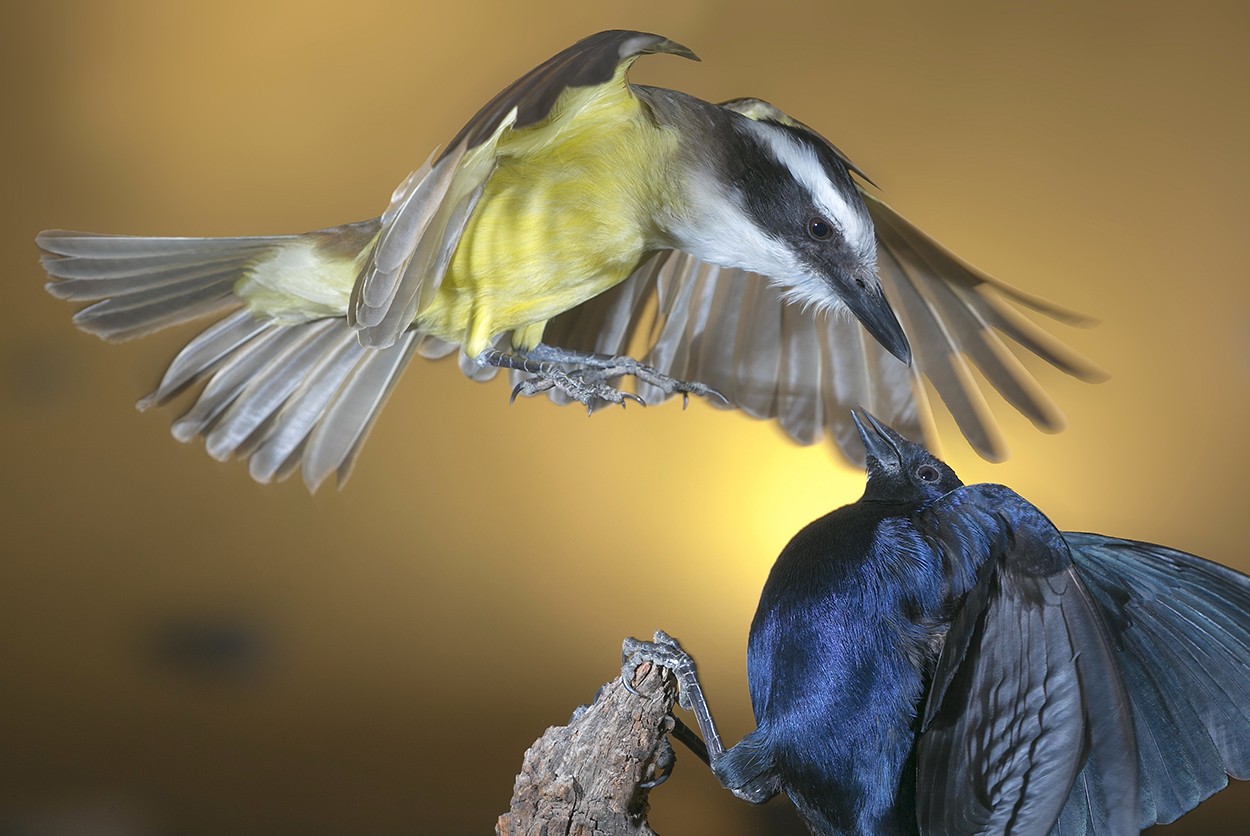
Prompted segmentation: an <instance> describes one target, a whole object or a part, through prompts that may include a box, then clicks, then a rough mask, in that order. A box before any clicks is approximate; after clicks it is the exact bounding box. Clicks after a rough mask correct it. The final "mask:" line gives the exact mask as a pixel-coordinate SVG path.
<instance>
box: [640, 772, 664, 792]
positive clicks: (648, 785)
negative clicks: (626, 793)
mask: <svg viewBox="0 0 1250 836" xmlns="http://www.w3.org/2000/svg"><path fill="white" fill-rule="evenodd" d="M672 774H673V772H672V770H669V771H668V772H665V773H664V774H662V775H661V776H660V777H659V778H655V779H653V780H651V781H643V782H642V783H640V784H639V785H638V786H640V787H642V788H643V789H644V790H653V789H655V788H656V787H658V786H659V785H660V784H663V783H664V782H665V781H667V780H668V779H669V776H670V775H672Z"/></svg>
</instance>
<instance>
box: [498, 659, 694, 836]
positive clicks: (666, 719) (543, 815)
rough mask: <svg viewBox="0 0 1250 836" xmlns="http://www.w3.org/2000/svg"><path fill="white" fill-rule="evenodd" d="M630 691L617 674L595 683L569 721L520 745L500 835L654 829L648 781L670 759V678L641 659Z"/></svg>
mask: <svg viewBox="0 0 1250 836" xmlns="http://www.w3.org/2000/svg"><path fill="white" fill-rule="evenodd" d="M631 684H632V685H633V687H634V688H635V690H637V691H638V694H632V693H630V692H629V691H628V690H627V689H626V688H625V686H624V685H622V684H621V681H620V679H619V678H618V679H615V680H613V681H612V682H609V683H608V684H607V685H605V686H603V687H602V688H601V689H599V693H598V694H596V695H595V701H594V704H593V705H588V706H582V707H580V708H578V709H577V710H576V711H575V712H574V713H573V717H572V718H571V719H570V720H569V724H568V725H567V726H552V727H551V728H549V729H547V731H546V733H544V734H543V736H542V737H540V738H539V739H538V740H537V741H535V743H534V745H533V746H531V747H530V749H529V750H528V751H527V752H526V753H525V759H524V762H523V764H522V766H521V772H520V774H519V775H517V778H516V784H515V786H514V788H513V792H512V806H511V809H510V810H509V811H508V812H507V813H505V814H504V815H502V816H500V817H499V821H498V823H497V824H496V825H495V832H496V833H497V834H501V836H523V835H524V836H528V835H529V834H533V836H565V835H566V834H567V836H626V834H628V836H652V834H653V833H654V831H652V830H651V828H650V826H649V825H648V824H647V809H648V807H649V805H648V802H647V796H648V794H649V792H650V789H649V788H648V787H644V786H641V785H642V784H643V783H645V782H648V781H654V780H656V779H657V778H659V777H660V776H662V775H664V774H666V773H667V771H668V770H669V769H671V767H672V763H673V750H672V747H671V746H670V745H669V742H668V737H667V734H668V732H669V731H670V730H671V729H672V726H673V721H672V717H671V715H670V711H671V710H672V707H673V700H674V699H675V698H676V684H675V683H674V681H673V678H672V677H671V676H670V675H669V673H668V671H666V670H664V669H662V668H654V667H652V665H651V664H650V663H644V664H642V665H640V666H639V667H638V669H637V670H635V671H634V678H633V682H632V683H631Z"/></svg>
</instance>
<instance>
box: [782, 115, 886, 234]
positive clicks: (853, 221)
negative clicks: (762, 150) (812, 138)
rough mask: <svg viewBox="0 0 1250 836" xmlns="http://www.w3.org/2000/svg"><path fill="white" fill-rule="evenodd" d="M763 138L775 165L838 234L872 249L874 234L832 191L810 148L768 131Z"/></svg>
mask: <svg viewBox="0 0 1250 836" xmlns="http://www.w3.org/2000/svg"><path fill="white" fill-rule="evenodd" d="M761 127H763V126H761ZM765 137H766V138H767V140H768V147H769V148H770V149H772V152H773V155H774V156H775V157H776V158H777V161H778V162H779V163H781V164H782V165H784V166H785V167H786V168H787V169H789V170H790V171H791V172H792V173H793V174H794V177H795V179H796V180H798V181H799V182H800V183H801V184H802V185H803V186H804V188H806V189H807V191H808V192H809V193H810V194H811V195H812V198H813V199H814V200H815V201H816V206H817V207H818V208H819V209H820V210H821V211H823V212H825V213H827V214H828V216H829V220H832V221H834V222H836V223H837V224H838V226H839V227H841V229H842V234H843V236H844V237H845V238H846V239H847V240H848V241H852V242H855V243H856V244H858V245H860V247H861V248H862V247H863V246H864V245H865V244H870V245H873V246H875V235H874V232H873V230H872V228H871V227H870V226H868V225H867V224H865V223H864V217H863V214H862V213H861V212H859V211H856V207H854V206H852V205H851V203H850V202H849V201H848V200H847V199H846V197H845V195H843V194H842V193H841V192H840V191H838V189H836V188H834V186H833V184H832V183H831V182H830V181H829V175H828V174H826V173H825V169H824V166H823V165H821V162H820V159H819V158H818V157H817V156H816V152H815V151H814V150H813V149H812V148H811V147H810V146H808V145H805V144H803V143H801V142H799V141H798V140H796V139H794V138H793V137H791V136H789V135H788V134H787V133H785V132H784V131H781V130H776V129H773V130H768V131H766V132H765ZM865 239H867V240H865Z"/></svg>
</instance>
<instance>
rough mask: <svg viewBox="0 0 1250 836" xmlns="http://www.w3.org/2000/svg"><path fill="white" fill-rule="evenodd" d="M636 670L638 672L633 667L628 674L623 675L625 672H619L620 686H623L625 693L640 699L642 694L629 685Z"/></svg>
mask: <svg viewBox="0 0 1250 836" xmlns="http://www.w3.org/2000/svg"><path fill="white" fill-rule="evenodd" d="M636 670H638V668H636V667H635V668H633V669H632V670H630V672H629V673H625V671H624V670H623V669H622V670H621V684H622V685H624V686H625V690H626V691H628V692H629V693H631V694H633V695H634V696H635V697H641V696H642V693H641V692H640V691H639V690H638V689H637V688H635V687H634V686H633V685H631V684H630V683H629V681H630V680H631V679H633V678H634V671H636Z"/></svg>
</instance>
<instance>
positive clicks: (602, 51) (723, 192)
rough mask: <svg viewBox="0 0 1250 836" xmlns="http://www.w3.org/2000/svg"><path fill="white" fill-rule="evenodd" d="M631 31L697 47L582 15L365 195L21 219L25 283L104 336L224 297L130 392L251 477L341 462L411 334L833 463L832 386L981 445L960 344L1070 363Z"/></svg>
mask: <svg viewBox="0 0 1250 836" xmlns="http://www.w3.org/2000/svg"><path fill="white" fill-rule="evenodd" d="M648 53H670V54H674V55H679V56H682V57H685V58H691V59H695V60H697V58H695V55H694V54H693V53H692V52H690V50H688V49H686V48H685V47H683V46H681V45H680V44H677V43H674V42H673V41H670V40H668V39H666V38H663V37H660V36H658V35H651V34H646V33H641V32H629V31H608V32H601V33H599V34H597V35H592V36H590V37H588V38H586V39H584V40H582V41H580V42H578V43H577V44H574V45H573V46H571V47H569V48H568V49H566V50H564V51H562V52H560V53H559V54H557V55H556V56H554V57H553V58H551V59H550V60H548V61H547V62H545V63H543V64H541V65H540V66H538V67H537V68H535V69H534V70H531V71H530V72H529V73H527V74H526V75H524V76H523V77H522V78H520V79H519V80H517V81H516V82H514V83H513V84H512V85H511V86H509V87H508V88H506V89H505V90H504V91H503V92H501V93H500V94H499V95H498V96H496V97H495V98H494V99H492V100H491V101H490V102H488V103H487V104H486V105H485V106H484V107H483V108H482V109H481V110H480V111H479V112H478V113H477V114H476V115H475V116H474V117H473V118H472V119H471V120H469V122H468V124H466V125H465V126H464V128H463V129H461V131H460V132H459V133H458V134H457V135H456V136H455V138H454V139H452V141H451V142H450V143H449V144H448V145H447V146H446V149H445V150H443V151H442V153H441V154H437V153H436V155H434V156H432V157H431V158H430V160H429V161H428V162H427V163H426V164H425V165H424V166H423V167H422V168H420V169H419V170H417V171H415V172H413V173H412V174H411V175H410V176H409V177H408V178H407V179H406V180H404V182H403V183H401V184H400V185H399V187H398V188H397V189H396V190H395V192H394V194H393V195H392V198H391V203H390V206H389V207H388V208H387V209H386V211H385V212H384V213H383V214H382V216H381V217H380V218H376V219H373V220H369V221H363V222H360V223H353V224H346V225H344V226H338V227H333V228H329V229H323V230H319V231H316V232H310V233H306V234H303V235H278V236H263V237H243V238H152V237H136V236H120V235H96V234H90V233H79V232H66V231H60V230H53V231H47V232H43V233H41V234H40V235H39V237H38V244H39V246H40V247H41V248H42V249H43V251H44V253H45V256H44V258H43V265H44V267H45V269H46V270H47V272H48V273H49V275H50V276H51V277H52V279H53V281H51V282H50V283H49V284H48V290H49V291H50V292H51V293H52V294H53V295H55V296H58V297H61V298H65V299H70V300H75V301H90V302H93V304H91V305H90V306H88V307H86V308H84V309H83V310H81V311H79V313H78V314H77V315H76V316H75V322H76V323H77V324H78V325H79V326H80V327H81V328H83V329H84V330H86V331H89V332H91V333H94V334H97V335H99V336H102V337H105V338H107V339H113V340H123V339H129V338H132V337H139V336H143V335H145V334H148V333H151V332H153V331H156V330H158V329H161V328H165V327H167V326H170V325H174V324H177V323H181V322H184V321H187V320H190V319H194V318H198V317H201V316H206V315H209V314H212V313H221V312H222V311H227V313H226V315H225V316H224V318H221V319H219V320H217V321H216V322H215V323H213V324H212V325H210V326H209V327H208V328H207V329H206V330H205V331H203V332H202V333H200V334H199V335H198V336H196V337H195V338H194V339H192V340H191V341H190V343H188V344H187V346H186V347H185V348H183V349H182V351H181V352H179V354H178V355H177V356H176V357H175V358H174V360H173V362H172V363H171V364H170V366H169V368H168V370H167V371H166V373H165V375H164V378H163V379H162V380H161V382H160V384H159V385H158V386H157V388H156V390H155V391H154V392H152V393H151V394H150V395H148V396H147V397H145V398H144V399H143V400H141V401H140V402H139V406H140V408H146V407H148V406H151V405H156V404H161V403H164V402H165V401H167V400H169V399H170V398H171V397H173V396H174V395H176V394H177V393H178V392H180V391H182V390H183V389H184V388H185V387H187V386H189V385H191V384H192V383H195V382H197V381H201V380H206V383H205V385H204V387H203V389H202V391H201V392H200V394H199V396H198V398H197V400H196V401H195V403H194V405H193V406H192V407H191V408H190V410H189V411H188V412H187V413H186V414H185V415H183V416H182V417H180V418H178V419H177V420H176V421H175V422H174V425H173V433H174V435H175V436H176V437H177V438H179V439H180V440H184V441H185V440H189V439H191V438H193V437H195V436H197V435H203V436H204V437H205V441H206V447H207V450H208V452H209V453H210V454H211V455H212V456H213V457H215V458H217V459H226V458H229V457H231V456H238V457H241V458H247V459H248V461H249V471H250V473H251V475H252V476H253V477H254V478H255V479H257V480H258V481H262V482H266V481H269V480H271V479H274V478H282V477H285V476H287V475H289V474H290V473H292V472H293V471H294V470H296V469H297V468H302V471H303V478H304V481H305V483H306V484H307V485H308V487H309V489H311V490H315V489H316V487H317V486H318V485H319V484H321V482H322V481H323V480H324V479H325V478H326V477H327V476H329V475H330V474H331V473H337V475H338V478H339V482H340V484H341V483H342V481H343V480H344V479H345V478H346V476H347V474H348V472H349V471H350V469H351V467H352V464H353V462H354V461H355V458H356V455H357V453H358V452H359V450H360V447H361V444H362V443H363V441H364V439H365V436H366V435H367V433H368V430H369V428H370V426H371V425H372V423H373V421H374V419H375V418H376V416H377V414H378V411H379V410H380V409H381V406H382V404H383V402H384V401H385V399H386V397H387V395H388V393H389V392H390V390H391V388H392V387H393V386H394V384H395V383H396V381H397V380H398V378H399V376H400V373H401V372H402V370H403V369H404V367H405V366H406V365H407V363H408V361H409V360H410V359H411V357H412V355H413V354H414V353H419V354H421V355H423V356H426V357H442V356H446V355H449V354H452V353H456V352H459V356H460V363H461V366H462V368H463V369H464V371H465V373H466V374H468V375H469V376H470V377H473V378H475V379H479V380H482V379H488V378H490V377H493V376H494V374H495V373H496V372H497V371H498V370H499V369H500V368H506V369H510V370H512V374H513V376H514V382H515V383H516V389H515V390H514V394H515V393H517V392H519V393H521V394H527V395H529V394H535V393H538V392H549V394H550V396H551V397H552V398H553V399H555V400H557V401H560V402H569V401H578V402H580V403H582V404H584V405H586V406H587V407H588V408H592V407H594V406H597V405H601V404H604V403H622V404H623V403H624V401H625V399H626V398H631V397H636V398H638V399H642V400H644V401H646V402H655V401H659V400H663V399H664V398H667V397H669V396H671V395H674V394H680V395H682V396H683V397H687V396H689V395H690V394H695V395H706V396H709V397H711V398H712V400H713V402H714V403H718V402H719V403H720V404H723V405H728V406H733V407H737V408H740V409H742V410H744V411H746V412H747V413H749V414H751V415H754V416H756V417H760V418H775V419H777V420H778V421H779V423H780V425H781V427H782V428H783V429H784V430H785V432H786V433H787V434H789V436H790V437H792V438H793V439H795V440H796V441H799V442H802V443H812V442H815V441H817V440H818V439H820V438H821V437H822V436H823V435H826V434H828V435H829V436H830V437H831V438H832V439H833V440H834V442H835V443H836V444H837V445H838V446H839V447H840V448H841V449H842V450H843V451H844V453H845V454H846V455H847V456H848V457H849V458H851V459H855V460H858V459H860V458H861V457H862V448H861V447H859V446H858V445H859V442H858V440H857V434H856V432H855V426H854V423H853V421H852V419H851V413H850V410H851V409H852V408H854V407H856V406H860V405H862V406H863V407H865V408H866V409H869V410H871V411H872V412H873V413H875V414H877V415H880V416H881V417H882V419H883V420H885V421H887V422H889V423H891V424H893V425H895V426H896V427H899V428H900V429H902V430H903V431H904V432H906V433H909V434H911V435H912V436H913V437H916V436H918V435H920V434H921V433H922V431H923V426H924V424H925V423H926V416H927V412H928V407H927V402H926V396H925V392H924V387H923V384H922V377H927V378H928V379H929V380H930V381H931V382H932V383H933V385H934V387H935V388H936V390H937V391H938V393H939V394H940V396H941V397H942V399H943V400H944V401H945V402H946V404H947V405H948V407H949V408H950V409H951V411H952V413H953V415H954V417H955V418H956V420H957V422H958V423H959V426H960V428H961V429H962V431H963V432H964V434H965V435H966V436H967V438H968V440H969V441H970V442H971V444H972V445H973V447H974V448H976V449H977V450H978V451H979V452H980V453H981V454H982V455H984V456H986V457H989V458H1000V457H1001V456H1002V445H1001V442H1000V441H999V439H998V436H997V431H996V428H995V426H994V423H993V419H992V418H991V417H990V415H989V411H988V408H987V406H986V404H985V400H984V397H983V396H982V394H981V392H980V391H979V389H978V388H977V384H976V382H975V380H974V378H973V376H972V375H971V373H970V372H969V367H968V363H967V361H968V360H971V361H972V362H973V363H975V364H976V365H977V366H978V367H979V368H980V370H981V372H982V374H983V375H984V376H985V378H986V379H987V380H988V381H989V382H990V383H991V385H993V386H994V387H995V388H996V389H997V390H998V391H999V392H1000V393H1001V394H1002V395H1003V396H1004V397H1005V398H1006V399H1007V400H1008V401H1009V402H1011V403H1012V404H1013V405H1014V406H1015V407H1016V408H1017V409H1019V410H1020V411H1021V412H1023V413H1024V414H1025V415H1027V416H1028V417H1029V418H1031V419H1032V420H1033V421H1034V423H1036V424H1038V425H1039V426H1041V427H1043V428H1047V429H1053V428H1057V427H1058V426H1059V425H1061V423H1062V417H1061V415H1060V414H1059V412H1058V410H1057V409H1056V408H1055V406H1054V405H1053V404H1052V402H1051V401H1050V399H1049V398H1048V397H1047V396H1046V394H1045V393H1044V392H1043V391H1042V390H1041V388H1040V386H1038V384H1037V383H1036V382H1035V381H1034V380H1033V379H1032V377H1031V376H1030V375H1029V374H1028V373H1027V372H1026V371H1025V370H1024V368H1023V366H1022V365H1021V364H1020V363H1019V362H1018V361H1017V360H1016V358H1015V357H1014V356H1013V355H1012V354H1011V353H1010V351H1008V350H1007V349H1006V348H1005V346H1004V344H1003V342H1002V340H1001V339H1000V336H999V335H1000V334H1001V335H1003V336H1006V337H1008V338H1010V339H1012V340H1014V341H1015V342H1016V343H1018V344H1019V345H1021V346H1023V347H1024V348H1025V349H1026V350H1028V351H1030V352H1033V353H1034V354H1037V355H1038V356H1040V357H1042V358H1044V359H1045V360H1047V361H1049V362H1050V363H1051V364H1053V365H1055V366H1057V367H1058V368H1060V369H1062V370H1064V371H1066V372H1068V373H1070V374H1073V375H1076V376H1078V377H1082V378H1085V379H1094V378H1096V377H1098V376H1099V372H1098V371H1097V369H1096V368H1094V367H1093V366H1092V365H1091V364H1089V363H1088V362H1087V361H1085V360H1083V359H1082V358H1080V357H1079V356H1077V355H1076V354H1075V353H1074V352H1072V351H1071V350H1069V349H1067V348H1066V347H1064V346H1063V345H1061V344H1060V343H1059V342H1058V341H1057V340H1055V339H1054V338H1053V337H1051V336H1049V335H1048V334H1047V333H1046V332H1044V331H1043V330H1042V329H1040V328H1038V327H1037V326H1035V325H1033V324H1032V323H1031V322H1030V321H1029V320H1028V319H1026V318H1025V317H1023V316H1022V315H1021V314H1020V313H1019V312H1018V311H1017V310H1016V309H1015V308H1014V307H1013V306H1012V304H1011V303H1013V302H1014V303H1019V304H1022V305H1026V306H1028V307H1030V308H1033V309H1036V310H1039V311H1041V312H1043V313H1045V314H1047V315H1049V316H1051V317H1054V318H1056V319H1059V320H1063V321H1068V322H1077V321H1079V318H1078V317H1076V316H1075V315H1073V314H1070V313H1068V312H1066V311H1064V310H1062V309H1060V308H1057V307H1055V306H1053V305H1051V304H1049V303H1047V302H1044V301H1042V300H1040V299H1038V298H1036V297H1034V296H1031V295H1028V294H1025V293H1022V292H1020V291H1018V290H1015V289H1013V288H1011V287H1009V286H1007V285H1004V284H1002V283H1001V282H998V281H996V280H994V279H993V278H991V277H989V276H987V275H985V274H984V273H981V272H979V271H978V270H976V269H975V268H973V267H971V266H969V265H967V264H966V263H964V262H962V261H960V260H959V259H958V258H956V257H955V256H953V255H952V254H951V253H949V252H948V251H946V250H945V249H943V248H942V247H941V246H939V245H938V244H936V243H935V242H934V241H933V240H932V239H930V238H928V237H927V236H926V235H924V234H923V233H922V232H920V231H919V230H918V229H916V228H915V227H914V226H912V225H911V224H910V223H908V222H907V221H905V220H904V219H903V218H902V217H901V216H899V215H898V214H897V213H896V212H894V211H893V210H892V209H890V208H889V207H888V206H886V205H885V204H884V203H882V202H881V201H880V200H878V199H877V198H876V197H874V196H873V195H872V194H871V193H870V192H868V191H867V190H866V187H865V186H862V185H860V184H859V183H857V182H856V181H855V179H854V178H853V175H858V176H860V177H863V175H862V173H861V172H859V170H858V169H857V168H856V167H855V166H854V165H853V164H852V163H851V161H850V160H849V159H848V158H847V157H846V156H845V155H844V154H842V153H841V152H840V151H839V150H838V149H837V148H836V147H834V146H833V145H832V144H830V143H829V142H828V141H827V140H825V139H824V138H823V137H821V136H820V135H819V134H817V133H816V132H815V131H813V130H812V129H810V128H808V127H807V126H806V125H804V124H802V123H801V122H798V121H797V120H795V119H792V118H791V117H789V116H787V115H786V114H784V113H783V112H781V111H780V110H778V109H777V108H775V107H773V106H771V105H769V104H767V103H766V102H763V101H760V100H758V99H738V100H734V101H730V102H725V103H722V104H719V105H717V104H711V103H708V102H705V101H702V100H700V99H697V98H694V97H692V96H688V95H686V94H684V93H680V92H677V91H674V90H667V89H663V88H657V87H645V86H640V85H634V84H631V83H629V82H628V80H627V79H626V72H627V71H628V69H629V67H630V65H631V64H632V63H633V62H634V60H635V59H637V58H638V57H639V56H640V55H644V54H648ZM864 179H866V178H864ZM895 311H897V312H898V316H897V317H896V314H895ZM848 312H849V314H850V316H847V315H846V314H847V313H848ZM900 319H901V323H900ZM861 326H862V327H861ZM631 346H642V348H643V353H642V356H641V357H640V358H639V359H637V360H635V359H633V358H630V357H628V356H625V355H626V352H627V351H628V350H629V348H630V347H631ZM623 377H634V378H635V379H636V387H635V388H636V394H635V393H629V392H627V391H624V390H622V389H620V388H618V386H617V385H616V384H617V383H618V382H619V381H620V379H621V378H623Z"/></svg>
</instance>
